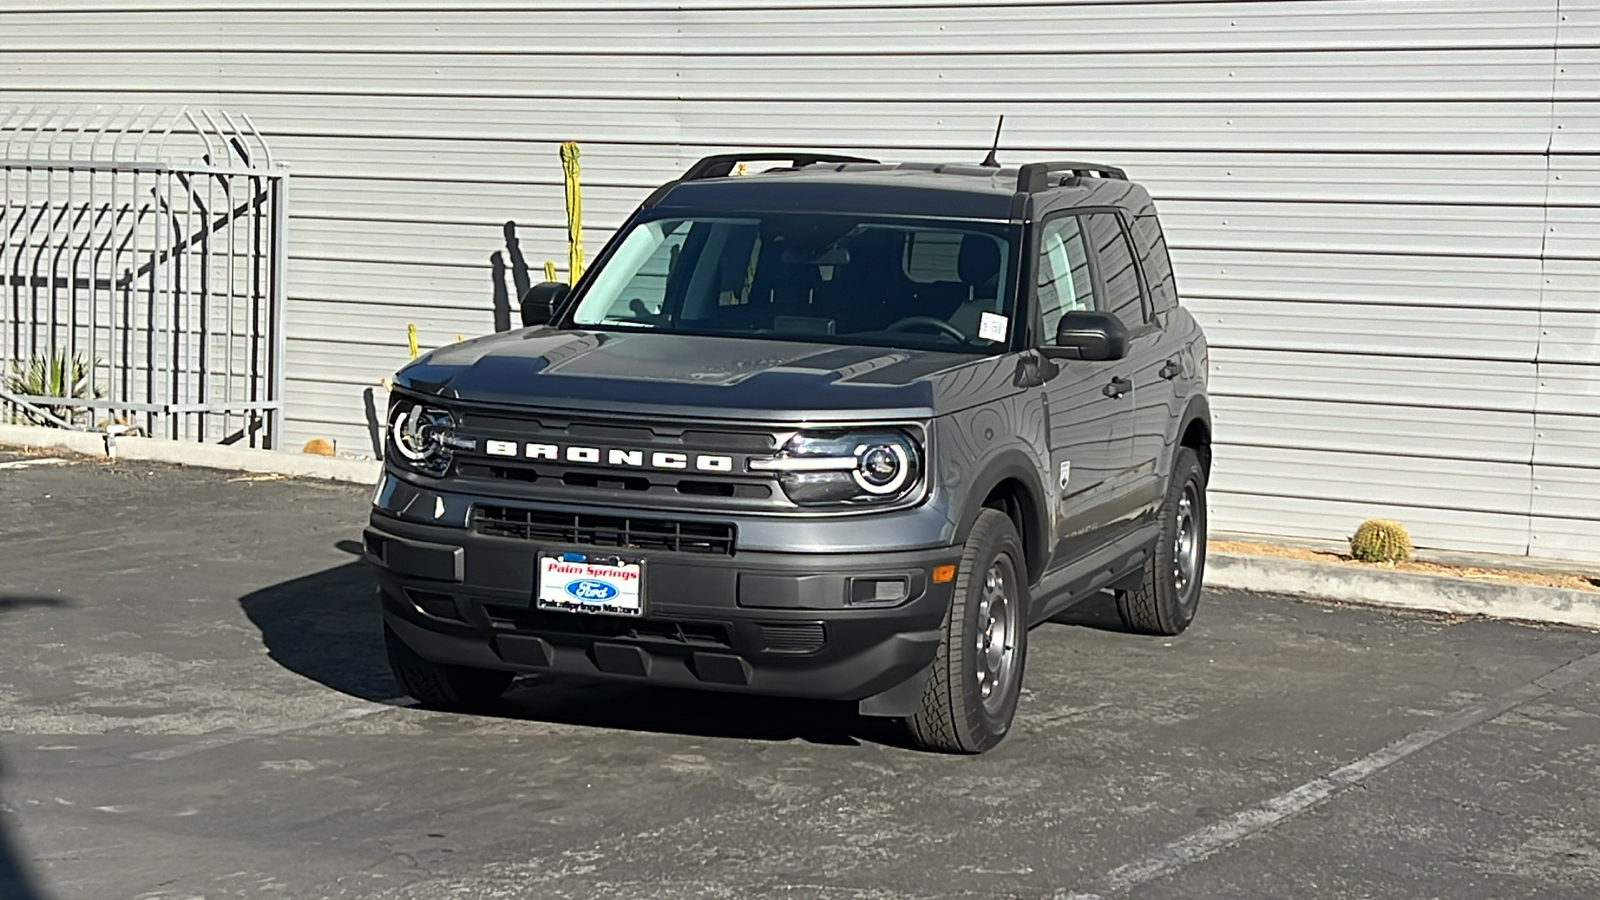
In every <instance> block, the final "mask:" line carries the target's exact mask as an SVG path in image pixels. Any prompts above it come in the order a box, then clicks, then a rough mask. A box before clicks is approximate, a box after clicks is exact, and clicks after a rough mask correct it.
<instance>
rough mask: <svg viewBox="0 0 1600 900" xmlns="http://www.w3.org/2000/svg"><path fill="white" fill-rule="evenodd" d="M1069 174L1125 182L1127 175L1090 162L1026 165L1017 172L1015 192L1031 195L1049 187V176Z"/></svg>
mask: <svg viewBox="0 0 1600 900" xmlns="http://www.w3.org/2000/svg"><path fill="white" fill-rule="evenodd" d="M1059 174H1071V175H1075V176H1077V177H1079V178H1115V179H1117V180H1118V181H1127V180H1128V173H1127V172H1124V171H1123V170H1121V169H1119V168H1117V167H1116V166H1108V165H1106V164H1104V163H1092V162H1071V161H1065V160H1063V161H1059V162H1037V163H1028V164H1027V165H1024V166H1023V167H1022V168H1021V169H1018V170H1017V191H1018V192H1019V193H1023V194H1033V193H1037V192H1039V191H1042V190H1044V189H1046V188H1048V187H1050V184H1049V182H1050V176H1052V175H1059Z"/></svg>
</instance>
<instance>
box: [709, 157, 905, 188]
mask: <svg viewBox="0 0 1600 900" xmlns="http://www.w3.org/2000/svg"><path fill="white" fill-rule="evenodd" d="M773 161H785V162H790V163H793V164H794V167H795V168H796V169H799V168H802V167H804V166H809V165H813V164H815V163H875V162H877V160H875V159H867V158H866V157H862V156H843V155H840V154H837V153H811V152H798V153H791V152H788V151H785V150H757V151H752V152H748V153H718V154H716V155H714V156H708V157H706V158H705V159H702V160H700V161H699V162H697V163H695V164H694V165H692V166H690V167H689V171H687V172H685V173H683V177H682V178H679V179H678V181H680V182H683V181H699V180H701V179H703V178H726V177H727V176H729V175H732V174H733V169H734V166H737V165H738V164H739V163H742V162H773Z"/></svg>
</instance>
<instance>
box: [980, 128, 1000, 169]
mask: <svg viewBox="0 0 1600 900" xmlns="http://www.w3.org/2000/svg"><path fill="white" fill-rule="evenodd" d="M1004 127H1006V117H1005V116H1001V117H1000V123H999V124H998V125H996V126H994V146H992V147H990V148H989V155H988V156H985V157H984V158H983V162H981V163H979V165H981V166H984V167H985V168H989V169H998V168H1000V160H998V159H995V154H996V153H999V152H1000V129H1002V128H1004Z"/></svg>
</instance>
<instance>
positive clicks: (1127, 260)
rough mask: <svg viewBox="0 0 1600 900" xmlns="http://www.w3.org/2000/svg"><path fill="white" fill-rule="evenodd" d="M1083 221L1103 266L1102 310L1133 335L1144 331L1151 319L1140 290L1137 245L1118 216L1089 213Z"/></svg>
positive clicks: (1101, 267)
mask: <svg viewBox="0 0 1600 900" xmlns="http://www.w3.org/2000/svg"><path fill="white" fill-rule="evenodd" d="M1083 220H1084V224H1085V225H1086V226H1087V228H1088V232H1089V243H1090V245H1091V246H1093V247H1094V249H1095V256H1096V259H1097V261H1098V263H1099V266H1100V282H1101V284H1103V285H1104V286H1105V296H1104V297H1103V298H1101V304H1100V308H1101V309H1103V310H1105V311H1106V312H1109V313H1111V314H1113V315H1115V316H1116V317H1117V318H1119V319H1121V320H1122V324H1124V325H1126V326H1127V327H1128V329H1129V330H1130V331H1131V330H1133V329H1135V328H1141V327H1143V326H1144V323H1145V322H1146V321H1147V320H1148V318H1149V316H1148V313H1147V311H1146V306H1147V304H1145V303H1144V301H1143V292H1142V291H1141V290H1140V288H1139V270H1138V268H1137V267H1136V265H1135V263H1134V261H1133V245H1132V244H1130V243H1129V242H1128V235H1127V234H1126V233H1125V232H1124V231H1123V230H1122V225H1121V222H1120V220H1119V218H1118V216H1117V214H1116V213H1088V214H1086V215H1085V216H1084V217H1083Z"/></svg>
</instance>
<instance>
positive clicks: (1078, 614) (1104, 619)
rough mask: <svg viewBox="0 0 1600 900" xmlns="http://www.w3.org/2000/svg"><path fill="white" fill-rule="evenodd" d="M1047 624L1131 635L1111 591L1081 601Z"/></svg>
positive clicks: (1101, 592) (1059, 613) (1052, 618)
mask: <svg viewBox="0 0 1600 900" xmlns="http://www.w3.org/2000/svg"><path fill="white" fill-rule="evenodd" d="M1046 622H1048V623H1051V624H1055V625H1072V626H1076V627H1079V628H1093V629H1095V630H1096V631H1116V632H1121V633H1122V634H1130V633H1131V632H1130V631H1129V630H1128V626H1126V625H1124V624H1122V617H1121V616H1120V615H1118V614H1117V598H1116V595H1115V594H1112V593H1111V592H1110V591H1108V590H1107V591H1100V592H1099V593H1096V594H1094V595H1093V596H1091V597H1088V598H1086V599H1084V600H1081V601H1079V602H1078V603H1075V604H1073V605H1072V606H1070V607H1068V608H1066V609H1064V610H1062V611H1061V612H1058V613H1056V614H1055V615H1053V616H1051V617H1050V618H1049V619H1047V620H1046Z"/></svg>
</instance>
